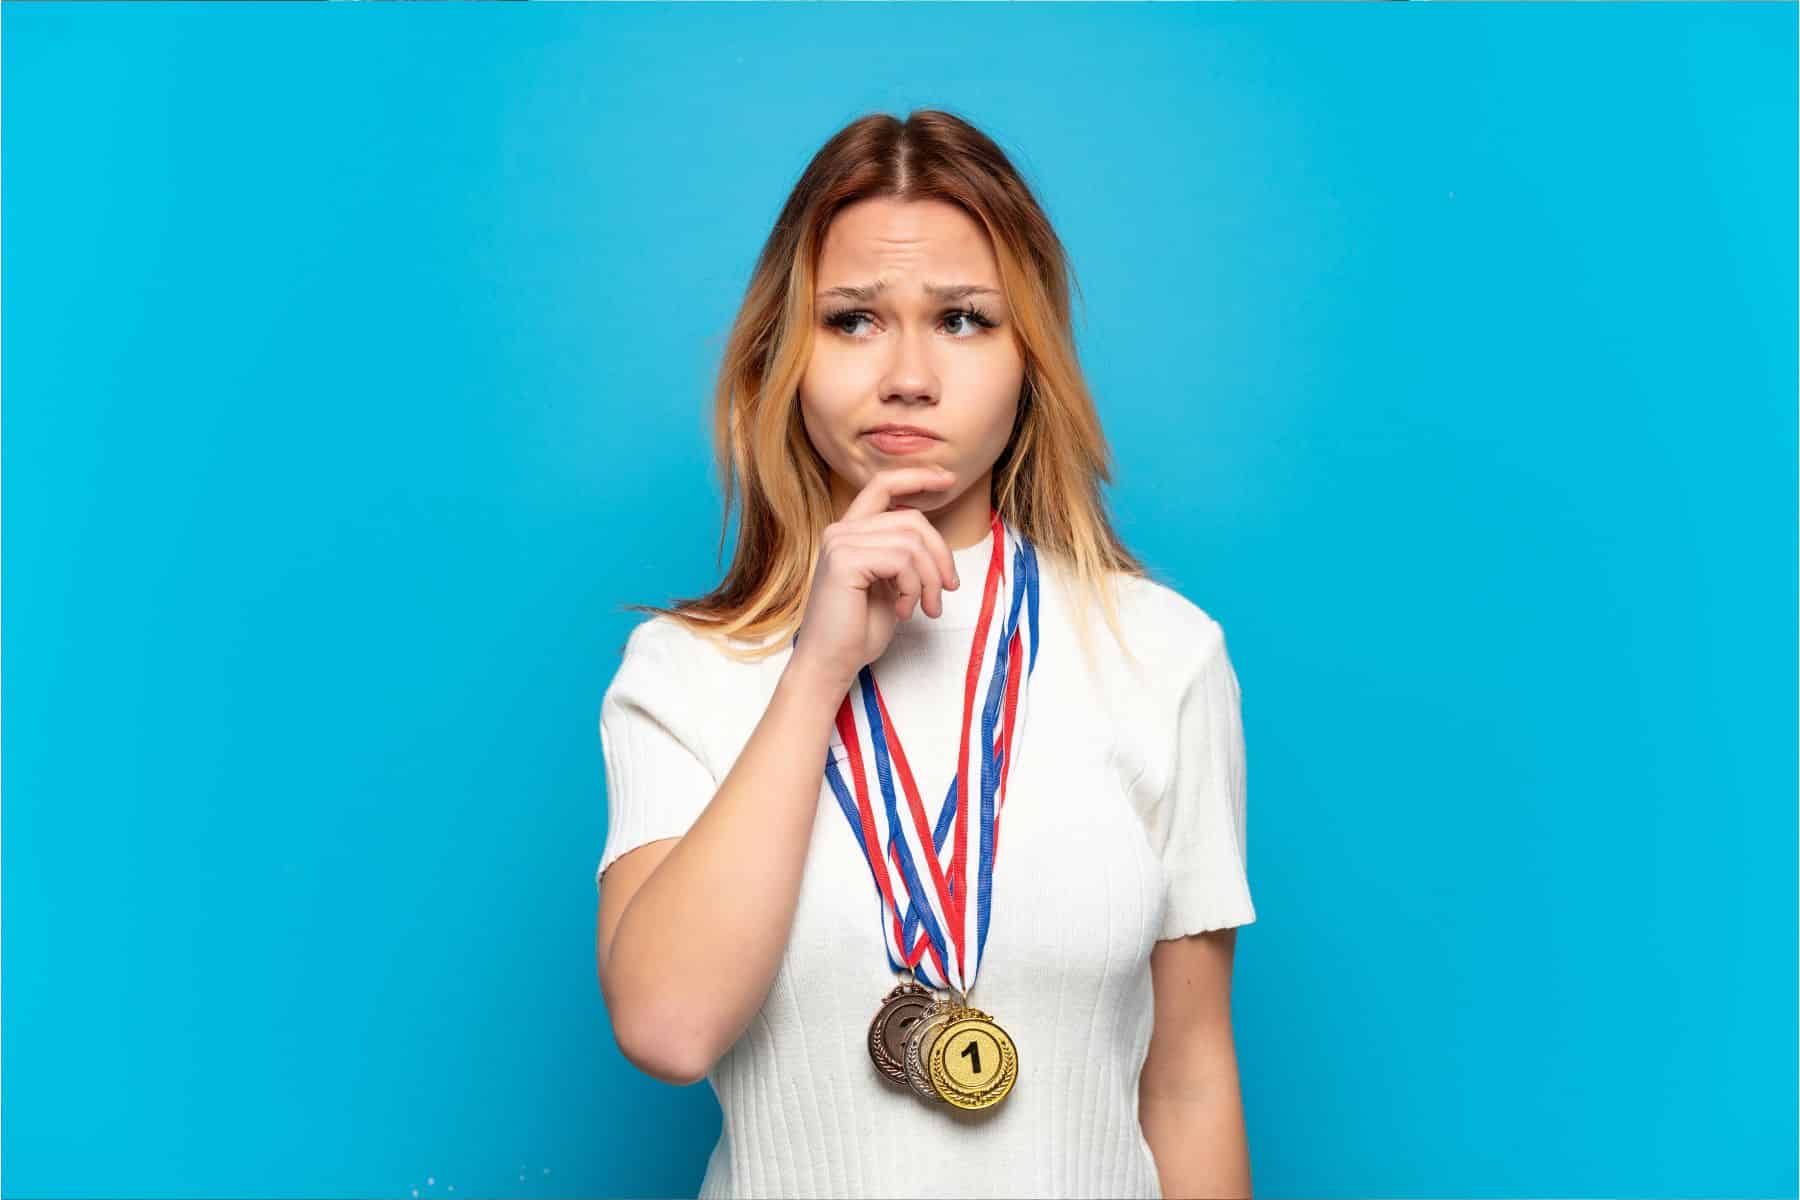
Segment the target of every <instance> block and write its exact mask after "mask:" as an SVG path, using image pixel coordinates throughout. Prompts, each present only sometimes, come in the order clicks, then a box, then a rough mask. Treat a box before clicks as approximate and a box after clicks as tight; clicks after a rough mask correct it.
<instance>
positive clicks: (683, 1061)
mask: <svg viewBox="0 0 1800 1200" xmlns="http://www.w3.org/2000/svg"><path fill="white" fill-rule="evenodd" d="M843 696H844V688H842V687H836V688H835V690H834V686H833V685H832V684H830V683H829V682H828V681H823V680H821V679H819V678H817V677H815V676H814V675H812V674H810V673H808V672H807V671H805V670H804V669H803V668H802V667H801V666H798V665H796V663H794V662H790V664H789V666H788V667H787V668H786V669H785V670H784V671H783V673H782V676H781V679H780V681H779V682H778V683H777V684H776V687H775V691H774V694H773V696H772V697H771V698H770V701H769V705H768V708H767V709H766V710H764V712H763V716H762V719H761V721H759V722H758V724H757V726H756V729H755V730H754V731H753V732H752V733H751V735H750V738H749V740H748V741H747V742H746V743H745V745H744V748H743V751H742V752H741V753H740V754H739V755H738V758H737V761H736V762H735V763H734V764H733V766H732V768H731V771H730V772H729V773H728V774H727V775H726V777H725V779H724V781H723V782H722V783H721V784H720V786H719V790H718V792H717V794H716V795H714V796H713V798H712V800H711V802H710V803H709V804H707V806H706V808H705V809H704V811H702V812H701V814H700V815H699V817H698V818H696V819H695V821H694V824H693V825H692V827H690V828H689V829H688V831H687V832H686V834H685V835H683V836H682V837H679V838H664V839H661V840H658V841H655V842H650V843H648V844H646V845H643V846H639V847H637V848H636V849H634V850H631V851H629V852H627V853H626V854H624V855H622V856H620V857H619V859H618V860H617V861H616V862H614V863H613V864H612V865H611V866H610V867H608V869H607V871H606V874H605V877H604V878H603V880H602V883H601V888H600V912H599V928H598V932H597V934H596V939H595V941H596V945H595V955H596V963H597V969H598V971H599V975H600V987H601V992H602V994H603V995H604V997H605V999H606V1008H607V1012H608V1013H609V1014H610V1016H611V1019H612V1024H613V1032H614V1037H615V1038H616V1039H617V1041H618V1043H619V1049H620V1050H621V1051H622V1052H623V1053H624V1055H625V1057H626V1058H627V1059H628V1060H630V1061H631V1062H632V1063H633V1064H634V1065H636V1066H637V1067H638V1068H639V1069H640V1070H643V1071H644V1072H646V1073H647V1074H649V1075H652V1076H654V1077H655V1078H658V1079H662V1080H664V1081H665V1082H670V1083H681V1084H687V1083H694V1082H697V1081H699V1080H700V1079H703V1078H705V1076H706V1073H707V1071H708V1070H709V1069H710V1068H711V1066H712V1064H713V1063H714V1062H716V1061H717V1060H718V1058H719V1057H720V1056H721V1055H722V1054H724V1053H725V1051H726V1050H727V1049H729V1048H730V1047H731V1045H732V1043H733V1042H735V1041H737V1039H738V1037H739V1036H740V1035H741V1034H742V1033H743V1031H744V1029H745V1027H746V1026H747V1025H748V1024H749V1023H750V1020H751V1018H752V1017H753V1016H754V1015H755V1013H756V1010H757V1009H758V1008H759V1007H760V1006H761V1005H762V1002H763V1000H764V998H765V997H766V996H767V994H768V991H769V987H770V985H771V984H772V983H773V982H774V978H775V972H776V970H777V968H778V967H779V966H780V962H781V954H782V949H783V947H784V946H785V945H786V944H787V938H788V933H789V930H790V928H791V927H792V925H793V920H794V911H795V907H796V905H797V903H798V900H799V892H800V879H801V872H802V868H803V866H804V864H805V861H806V851H807V846H808V845H809V843H810V841H811V838H812V824H813V818H814V816H815V815H816V814H817V812H818V803H819V787H820V780H821V778H822V772H823V769H824V762H825V755H826V752H827V747H828V746H829V744H830V735H831V722H832V719H833V717H834V716H835V715H836V713H837V708H838V705H839V704H840V703H841V702H842V700H843Z"/></svg>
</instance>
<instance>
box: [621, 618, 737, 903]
mask: <svg viewBox="0 0 1800 1200" xmlns="http://www.w3.org/2000/svg"><path fill="white" fill-rule="evenodd" d="M684 632H685V631H683V630H679V629H673V628H669V627H667V626H666V625H664V622H663V621H662V620H659V619H658V618H657V617H651V618H650V619H649V620H646V621H642V622H640V623H639V624H638V626H637V628H635V629H633V630H632V632H631V636H630V637H629V638H628V639H626V643H625V651H624V656H623V658H622V660H621V661H620V663H619V668H618V670H617V672H616V673H615V674H614V675H613V679H612V683H611V684H609V685H608V686H607V689H606V694H605V695H604V696H603V697H602V699H601V701H600V746H601V753H602V756H603V757H604V759H605V760H606V842H605V845H604V846H603V847H602V848H601V851H600V865H599V866H598V867H597V868H596V869H595V871H594V884H595V886H596V887H598V886H599V883H600V877H601V876H602V875H604V874H605V873H606V868H608V867H610V866H611V865H612V864H613V862H614V860H616V859H617V858H618V857H619V856H620V855H622V854H624V853H625V852H626V851H627V850H632V849H636V848H637V847H638V846H642V845H643V844H644V843H646V842H653V841H656V840H658V839H659V838H669V837H680V836H682V835H683V834H685V833H686V832H687V831H688V829H689V828H691V827H692V826H693V824H694V821H695V820H696V819H697V818H698V817H699V816H700V814H701V812H702V811H704V810H705V808H706V806H707V805H708V804H709V803H711V801H712V798H713V793H714V792H716V791H717V790H718V781H717V780H716V779H715V778H714V777H713V773H712V770H711V769H710V768H709V767H708V766H707V765H706V760H705V757H704V756H703V754H702V753H701V751H700V748H699V742H698V740H697V738H696V737H695V730H696V728H697V726H698V723H699V722H700V721H701V720H703V719H704V713H703V711H702V709H701V705H702V703H703V695H704V693H703V692H700V691H697V690H695V688H694V686H693V679H692V671H693V664H692V663H691V662H690V661H688V658H689V656H690V655H691V654H692V653H693V649H692V647H691V646H689V645H687V644H685V642H684V640H683V634H684Z"/></svg>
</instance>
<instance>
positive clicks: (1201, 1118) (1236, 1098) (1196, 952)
mask: <svg viewBox="0 0 1800 1200" xmlns="http://www.w3.org/2000/svg"><path fill="white" fill-rule="evenodd" d="M1236 944H1237V931H1236V929H1232V928H1226V929H1217V930H1213V931H1210V932H1206V933H1198V934H1193V935H1190V936H1187V937H1181V938H1174V939H1170V940H1167V941H1159V942H1157V943H1156V945H1155V947H1154V948H1153V949H1152V950H1151V952H1150V976H1151V986H1152V989H1153V991H1154V993H1155V998H1156V999H1155V1003H1156V1010H1155V1011H1156V1015H1155V1023H1154V1025H1153V1027H1152V1029H1151V1034H1150V1049H1149V1053H1148V1055H1147V1057H1146V1058H1145V1060H1144V1069H1143V1073H1142V1074H1141V1075H1140V1076H1139V1078H1138V1119H1139V1121H1140V1122H1141V1123H1142V1125H1143V1127H1144V1140H1145V1141H1147V1142H1148V1143H1149V1144H1150V1152H1151V1155H1152V1156H1153V1157H1154V1158H1155V1159H1156V1171H1157V1175H1158V1177H1159V1178H1160V1179H1161V1181H1162V1194H1163V1195H1164V1196H1168V1197H1170V1198H1171V1200H1174V1198H1175V1197H1183V1196H1206V1197H1217V1198H1221V1200H1222V1198H1224V1197H1248V1196H1249V1195H1250V1152H1249V1146H1248V1139H1247V1138H1246V1135H1245V1131H1244V1109H1243V1102H1242V1099H1241V1096H1240V1094H1239V1090H1238V1069H1237V1050H1236V1047H1235V1045H1234V1044H1233V1040H1232V1033H1231V965H1232V957H1233V954H1234V951H1235V949H1236Z"/></svg>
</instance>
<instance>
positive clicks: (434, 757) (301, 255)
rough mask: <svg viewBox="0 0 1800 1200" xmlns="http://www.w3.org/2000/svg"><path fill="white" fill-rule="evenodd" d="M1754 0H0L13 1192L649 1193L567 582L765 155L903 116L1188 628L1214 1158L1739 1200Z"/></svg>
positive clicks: (1790, 52) (674, 1183) (682, 398)
mask: <svg viewBox="0 0 1800 1200" xmlns="http://www.w3.org/2000/svg"><path fill="white" fill-rule="evenodd" d="M1795 11H1796V10H1795V6H1794V4H1792V3H1747V4H1736V3H1710V4H1708V3H1702V4H1686V3H1655V4H1592V5H1583V4H1520V5H1508V4H1468V5H1462V4H1448V3H1443V4H1418V3H1414V4H1385V5H1374V4H1371V5H1355V4H1342V5H1337V4H1227V3H1219V4H1146V5H1136V4H1132V5H1089V4H1051V5H1032V4H1006V5H946V4H921V5H886V4H882V5H859V4H846V5H838V4H792V5H763V4H744V5H735V4H722V5H710V4H709V5H664V4H622V5H611V6H606V5H558V4H479V3H477V4H455V5H433V4H335V5H305V4H215V5H189V4H180V3H175V4H160V3H158V4H149V3H141V4H140V3H120V4H103V5H89V4H76V3H68V4H64V3H31V4H27V3H18V2H16V0H15V2H12V3H7V4H6V5H5V6H4V15H3V18H0V20H3V23H4V42H3V45H4V59H3V67H4V70H3V78H4V101H3V110H4V113H5V126H4V145H5V149H4V177H5V192H4V213H3V229H4V250H3V258H4V264H5V267H4V288H5V308H4V325H3V335H4V343H5V355H4V375H3V381H4V402H5V410H4V446H5V459H4V514H5V522H4V539H3V543H4V559H3V568H4V575H5V585H6V586H5V606H4V643H5V651H6V653H5V672H4V710H5V713H6V718H7V719H6V724H5V738H4V779H3V782H4V801H5V803H4V872H3V876H4V893H3V903H4V913H5V918H6V922H5V939H4V959H3V968H4V980H5V991H4V995H5V1006H4V1047H3V1061H4V1080H3V1090H4V1096H5V1125H4V1143H3V1151H4V1153H3V1155H0V1161H3V1162H4V1169H5V1176H4V1187H5V1194H6V1195H7V1196H9V1197H19V1198H21V1200H25V1198H33V1197H45V1198H49V1197H75V1196H82V1197H88V1196H101V1195H107V1196H121V1197H126V1196H129V1197H302V1196H306V1197H369V1196H390V1197H402V1198H410V1197H413V1196H418V1197H458V1198H462V1197H474V1196H496V1195H506V1196H521V1197H559V1198H565V1197H589V1196H603V1195H639V1196H641V1195H663V1194H668V1195H681V1194H688V1195H692V1194H693V1191H694V1189H695V1188H696V1187H697V1186H698V1183H699V1180H700V1177H701V1173H702V1171H703V1169H704V1166H705V1158H706V1154H707V1152H708V1151H709V1150H710V1148H711V1146H712V1142H713V1138H714V1136H715V1134H716V1131H717V1122H718V1111H717V1108H716V1105H715V1102H714V1099H713V1097H712V1094H711V1092H710V1090H709V1089H708V1088H707V1087H706V1086H705V1085H698V1086H695V1087H691V1088H685V1089H679V1088H672V1087H668V1086H666V1085H663V1084H660V1083H657V1082H654V1081H652V1080H650V1079H648V1078H647V1077H645V1076H642V1075H640V1074H638V1073H636V1072H635V1071H634V1070H633V1069H632V1068H631V1067H630V1066H629V1065H628V1064H626V1063H625V1062H624V1061H623V1060H622V1059H621V1057H620V1056H619V1054H618V1051H617V1049H616V1047H615V1045H614V1043H613V1040H612V1037H611V1033H610V1031H609V1027H608V1024H607V1018H606V1014H605V1012H604V1011H603V1008H602V1006H601V1001H600V996H599V989H598V986H597V983H596V980H595V972H594V956H593V934H594V918H595V913H594V896H595V893H594V884H593V878H592V873H593V867H594V863H595V860H596V859H597V857H598V855H599V851H600V847H601V843H602V839H603V836H604V831H605V826H606V797H605V794H604V779H603V769H602V760H601V754H600V745H599V741H598V735H597V729H596V723H597V718H598V712H599V705H600V697H601V693H602V691H603V690H604V688H605V686H606V684H607V682H608V679H609V677H610V675H611V673H612V670H613V669H614V667H615V665H616V663H617V661H618V652H619V649H620V646H621V643H622V641H623V639H624V637H625V634H626V632H627V630H628V629H629V628H630V626H631V624H632V623H634V622H635V621H636V620H637V619H638V617H637V615H636V614H634V613H630V612H627V611H625V610H623V609H622V608H621V605H623V604H624V603H626V602H630V601H662V600H666V599H668V598H670V597H672V596H675V595H680V594H691V593H693V592H696V591H699V590H702V589H703V588H704V587H705V586H707V585H708V584H709V583H710V582H711V581H712V580H713V579H714V578H715V577H716V575H717V573H718V572H719V570H720V569H721V566H722V564H721V562H720V561H719V560H718V559H717V558H716V557H715V550H716V539H717V535H718V524H717V521H718V511H717V506H718V502H719V494H718V491H717V488H716V486H715V484H714V482H713V480H712V478H711V475H710V466H709V457H708V456H709V450H708V448H707V446H706V443H705V417H704V405H705V402H706V399H707V388H708V385H709V382H710V379H711V370H712V368H713V365H714V363H715V361H716V358H717V354H718V352H719V348H720V346H721V343H722V339H723V336H724V332H725V329H726V326H727V323H728V321H729V319H730V317H731V315H732V312H733V310H734V306H735V305H736V303H737V302H738V299H739V295H740V291H741V288H742V286H743V283H744V281H745V279H746V277H747V273H748V270H749V267H750V264H751V261H752V258H753V256H754V254H755V253H756V251H757V249H758V247H759V245H760V243H761V240H762V238H763V237H764V235H765V233H766V232H767V229H768V225H769V223H770V221H771V220H772V219H773V217H774V215H775V213H776V210H777V208H778V206H779V204H780V203H781V201H782V199H783V197H784V195H785V193H786V190H787V189H788V187H789V186H790V185H791V184H792V183H793V181H794V179H795V177H796V175H797V173H798V171H799V170H800V168H801V166H802V165H803V164H804V162H805V160H806V159H807V157H808V156H809V155H810V154H811V153H812V152H813V150H814V149H815V148H816V147H817V146H818V145H819V144H820V142H822V141H823V139H824V138H826V137H827V136H828V135H829V134H830V133H832V132H833V131H834V130H836V129H837V128H839V127H840V126H841V125H842V124H843V123H845V122H847V121H848V120H850V119H852V118H854V117H856V116H858V115H860V114H862V113H864V112H867V111H871V110H884V111H888V112H893V113H896V114H904V113H905V112H906V111H907V110H908V109H910V108H913V107H928V106H943V107H949V108H951V109H953V110H955V111H958V112H960V113H962V114H963V115H965V116H967V117H969V118H971V119H973V120H974V121H976V122H977V123H978V124H980V125H982V126H983V127H984V128H986V129H987V130H988V131H989V132H990V133H992V134H993V135H994V136H995V137H996V138H997V139H999V140H1000V141H1001V143H1002V144H1003V145H1004V146H1005V147H1006V148H1007V149H1008V150H1009V151H1010V152H1011V153H1012V154H1014V155H1015V156H1016V159H1017V161H1018V163H1019V164H1020V166H1021V167H1022V168H1023V169H1024V170H1025V171H1026V173H1027V175H1028V177H1029V179H1030V181H1031V182H1032V183H1033V185H1034V186H1035V187H1036V188H1037V189H1039V192H1040V195H1041V197H1042V199H1043V201H1044V203H1045V205H1046V206H1047V208H1048V211H1049V213H1050V215H1051V218H1052V220H1053V221H1054V222H1055V223H1056V226H1057V228H1058V230H1059V231H1060V233H1061V235H1062V237H1063V238H1064V239H1065V240H1066V243H1067V245H1068V248H1069V250H1070V252H1071V254H1072V256H1073V259H1074V263H1075V267H1076V270H1077V273H1078V278H1079V280H1080V282H1081V284H1082V288H1083V294H1084V305H1083V306H1082V307H1081V308H1080V309H1078V312H1079V314H1080V317H1081V325H1080V341H1081V349H1082V353H1083V356H1084V359H1085V362H1086V364H1087V366H1088V369H1089V370H1090V371H1091V375H1092V383H1093V386H1094V389H1095V393H1096V395H1097V397H1098V401H1099V404H1100V406H1101V410H1102V415H1103V419H1104V421H1105V425H1106V429H1107V432H1108V435H1109V437H1110V439H1111V447H1112V452H1113V454H1114V455H1115V461H1116V468H1117V475H1116V481H1115V484H1114V486H1113V487H1112V488H1111V490H1110V492H1109V497H1110V500H1111V502H1112V504H1113V506H1114V510H1115V512H1116V515H1117V518H1118V522H1119V525H1120V528H1121V531H1122V532H1123V534H1124V536H1125V538H1126V539H1127V541H1128V543H1129V544H1130V545H1132V547H1133V548H1134V549H1136V550H1137V551H1138V552H1139V553H1140V554H1142V555H1143V556H1144V557H1145V558H1146V559H1147V560H1148V561H1149V562H1150V563H1151V564H1152V565H1153V566H1154V567H1155V568H1156V569H1157V570H1158V571H1160V572H1162V573H1163V574H1164V576H1165V577H1167V578H1169V579H1171V580H1173V581H1174V582H1175V583H1176V584H1177V585H1178V586H1180V587H1181V588H1182V590H1183V591H1184V592H1185V593H1186V594H1187V595H1188V596H1189V597H1190V598H1191V599H1193V600H1194V601H1195V602H1196V603H1198V604H1200V605H1201V606H1202V607H1203V608H1205V609H1207V610H1208V611H1209V612H1210V613H1212V614H1213V615H1214V616H1215V617H1217V618H1218V619H1219V620H1220V621H1221V622H1222V623H1223V625H1224V627H1225V629H1226V631H1227V633H1228V636H1229V637H1230V639H1231V646H1232V651H1233V657H1234V662H1235V664H1236V666H1237V669H1238V671H1239V673H1240V677H1241V680H1242V686H1243V694H1244V704H1245V713H1244V715H1245V723H1246V730H1247V733H1246V737H1247V744H1248V750H1249V764H1250V765H1249V772H1250V774H1249V778H1250V781H1251V782H1250V838H1249V851H1250V860H1251V864H1250V865H1251V880H1252V888H1253V891H1254V894H1255V897H1256V901H1257V906H1258V914H1259V920H1258V921H1257V922H1256V924H1255V925H1253V926H1251V927H1249V928H1248V929H1246V930H1244V931H1243V932H1242V934H1241V936H1240V938H1239V942H1238V965H1237V985H1236V987H1237V990H1236V1010H1235V1011H1236V1022H1237V1029H1238V1039H1239V1053H1240V1066H1241V1070H1242V1077H1243V1083H1244V1098H1245V1106H1246V1114H1247V1119H1248V1124H1249V1132H1250V1140H1251V1152H1252V1160H1253V1165H1254V1173H1255V1177H1256V1181H1257V1186H1258V1191H1259V1194H1262V1195H1267V1196H1309V1197H1366V1196H1390V1197H1423V1196H1433V1197H1473V1196H1595V1197H1616V1196H1634V1197H1677V1196H1756V1197H1771V1196H1793V1195H1794V1194H1795V1184H1796V1180H1795V1161H1796V1146H1795V1129H1796V1103H1795V1084H1796V1078H1795V1067H1796V1004H1795V1001H1796V995H1795V991H1796V987H1795V981H1796V943H1797V941H1800V938H1797V935H1796V875H1795V857H1796V856H1795V851H1796V819H1795V818H1796V782H1797V781H1796V746H1795V731H1796V706H1795V684H1796V679H1795V665H1796V637H1795V630H1796V571H1795V545H1796V519H1795V512H1796V474H1795V455H1796V438H1795V385H1796V370H1795V361H1796V343H1795V330H1796V301H1795V296H1796V291H1795V288H1796V272H1795V253H1796V245H1795V214H1796V209H1795V200H1796V158H1795V146H1796V119H1795V95H1796V73H1795V41H1796V39H1795V33H1796V23H1795ZM871 946H873V943H871ZM871 953H874V950H873V949H872V950H871ZM722 967H723V964H722Z"/></svg>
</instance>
